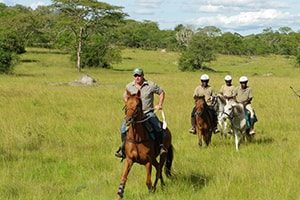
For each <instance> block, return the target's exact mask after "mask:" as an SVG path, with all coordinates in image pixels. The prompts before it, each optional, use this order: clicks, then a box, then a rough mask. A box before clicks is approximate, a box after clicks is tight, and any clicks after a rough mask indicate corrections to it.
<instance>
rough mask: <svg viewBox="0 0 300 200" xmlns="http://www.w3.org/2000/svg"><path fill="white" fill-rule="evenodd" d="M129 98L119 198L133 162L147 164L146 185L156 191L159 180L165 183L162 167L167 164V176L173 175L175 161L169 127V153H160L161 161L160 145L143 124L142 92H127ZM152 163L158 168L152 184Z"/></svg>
mask: <svg viewBox="0 0 300 200" xmlns="http://www.w3.org/2000/svg"><path fill="white" fill-rule="evenodd" d="M127 95H128V99H127V102H126V104H125V114H126V116H125V120H126V125H127V126H128V131H127V134H126V139H125V154H126V158H125V165H124V170H123V173H122V177H121V182H120V185H119V188H118V193H117V199H122V198H123V193H124V189H125V184H126V181H127V177H128V174H129V172H130V169H131V167H132V165H133V163H139V164H141V165H145V167H146V173H147V179H146V185H147V187H148V190H149V191H150V192H154V191H155V189H156V185H157V182H158V180H160V181H161V185H162V186H163V185H164V181H163V176H162V169H163V166H164V165H165V173H166V176H167V177H169V176H171V166H172V161H173V147H172V144H171V133H170V131H169V130H168V129H166V130H165V132H166V134H165V135H166V136H165V137H164V139H163V143H164V146H165V147H166V148H167V153H165V154H162V155H160V157H159V162H158V161H157V160H156V158H157V157H158V155H159V147H158V145H157V144H156V142H155V141H153V139H151V138H150V135H149V133H148V132H147V131H146V129H145V128H144V126H143V124H142V123H143V122H144V120H143V117H144V114H143V111H142V101H141V98H140V92H138V94H135V95H131V94H130V93H129V92H127ZM152 165H153V166H154V167H155V169H156V178H155V182H154V184H153V185H152V181H151V170H152Z"/></svg>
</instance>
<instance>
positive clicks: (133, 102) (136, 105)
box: [125, 91, 143, 125]
mask: <svg viewBox="0 0 300 200" xmlns="http://www.w3.org/2000/svg"><path fill="white" fill-rule="evenodd" d="M140 95H141V93H140V91H138V93H137V94H131V93H130V92H129V91H127V101H126V103H125V121H126V125H129V124H131V123H133V122H135V121H137V120H140V119H141V118H142V116H143V111H142V100H141V98H140Z"/></svg>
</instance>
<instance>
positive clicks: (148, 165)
mask: <svg viewBox="0 0 300 200" xmlns="http://www.w3.org/2000/svg"><path fill="white" fill-rule="evenodd" d="M145 167H146V173H147V177H146V185H147V187H148V190H149V192H153V191H154V188H153V187H152V181H151V171H152V164H151V162H147V163H146V165H145Z"/></svg>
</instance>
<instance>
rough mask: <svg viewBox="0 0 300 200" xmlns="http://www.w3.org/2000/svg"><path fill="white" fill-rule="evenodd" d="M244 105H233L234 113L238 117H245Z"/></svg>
mask: <svg viewBox="0 0 300 200" xmlns="http://www.w3.org/2000/svg"><path fill="white" fill-rule="evenodd" d="M244 112H245V111H244V107H243V105H241V104H234V105H233V115H234V116H236V118H237V119H240V120H242V119H244V118H245V113H244Z"/></svg>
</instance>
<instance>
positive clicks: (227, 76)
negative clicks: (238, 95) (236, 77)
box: [224, 75, 232, 81]
mask: <svg viewBox="0 0 300 200" xmlns="http://www.w3.org/2000/svg"><path fill="white" fill-rule="evenodd" d="M224 80H225V81H231V80H232V77H231V76H230V75H226V76H225V78H224Z"/></svg>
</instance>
